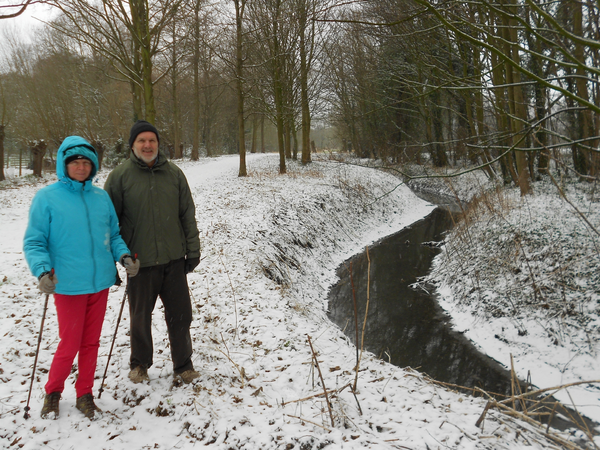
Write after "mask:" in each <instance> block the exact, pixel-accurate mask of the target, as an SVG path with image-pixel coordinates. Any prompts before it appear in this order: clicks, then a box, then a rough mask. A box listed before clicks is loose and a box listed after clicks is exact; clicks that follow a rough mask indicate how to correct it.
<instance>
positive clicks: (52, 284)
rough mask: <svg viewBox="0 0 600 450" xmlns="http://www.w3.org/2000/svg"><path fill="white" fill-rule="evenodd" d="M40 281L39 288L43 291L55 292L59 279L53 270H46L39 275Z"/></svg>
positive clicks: (45, 292) (47, 292) (46, 292)
mask: <svg viewBox="0 0 600 450" xmlns="http://www.w3.org/2000/svg"><path fill="white" fill-rule="evenodd" d="M38 280H39V281H40V282H39V284H38V289H39V290H40V291H42V292H43V293H44V294H54V289H56V284H57V283H58V280H57V278H56V276H55V275H53V274H52V272H44V273H42V274H41V275H40V276H39V277H38Z"/></svg>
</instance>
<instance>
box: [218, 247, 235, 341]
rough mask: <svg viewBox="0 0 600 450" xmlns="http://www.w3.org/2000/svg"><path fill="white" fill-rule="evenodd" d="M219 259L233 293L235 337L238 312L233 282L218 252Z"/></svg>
mask: <svg viewBox="0 0 600 450" xmlns="http://www.w3.org/2000/svg"><path fill="white" fill-rule="evenodd" d="M219 260H220V261H221V264H223V267H224V268H225V273H226V274H227V278H228V279H229V285H230V286H231V293H232V295H233V310H234V313H235V337H237V332H238V314H237V300H236V298H235V289H234V288H233V283H232V282H231V277H230V276H229V271H228V270H227V266H225V263H224V262H223V258H221V255H220V254H219Z"/></svg>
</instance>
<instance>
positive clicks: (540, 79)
mask: <svg viewBox="0 0 600 450" xmlns="http://www.w3.org/2000/svg"><path fill="white" fill-rule="evenodd" d="M47 3H49V4H52V5H53V6H54V7H55V8H57V10H59V11H60V14H59V15H58V16H57V18H56V19H54V20H52V21H51V22H48V23H47V24H46V26H45V27H44V29H43V32H42V33H39V34H38V35H37V36H36V37H35V39H34V41H33V43H31V44H23V43H22V42H19V41H18V40H17V39H16V38H10V36H8V37H7V36H5V37H4V39H3V42H5V44H3V45H5V46H6V45H8V46H9V49H10V51H9V52H8V55H9V56H8V57H7V58H6V60H5V61H4V64H3V67H2V71H1V73H0V95H1V96H2V97H1V100H0V101H1V105H0V106H1V109H0V111H1V115H0V126H1V127H2V128H1V129H0V130H1V131H0V137H1V136H2V133H4V134H5V135H6V136H10V137H11V139H13V141H12V142H34V141H36V140H40V139H44V140H45V141H47V142H48V146H49V147H57V146H58V145H59V144H60V141H61V140H62V139H64V137H65V136H67V135H69V134H73V133H80V134H83V135H84V136H85V137H87V138H88V139H89V140H90V141H92V142H94V143H95V145H98V146H100V147H101V148H106V149H114V148H118V145H119V139H120V138H121V137H123V136H126V133H127V130H128V128H129V126H130V125H131V123H133V121H134V120H136V119H140V118H143V119H146V120H148V121H150V122H152V123H155V125H156V126H157V127H158V128H159V130H160V131H161V144H162V145H163V148H168V149H169V150H170V153H171V156H172V157H174V158H179V157H181V155H182V147H183V146H182V144H184V143H185V145H186V146H187V147H189V148H190V153H191V157H192V158H193V159H196V158H198V155H199V154H200V153H203V154H206V155H208V156H210V155H214V154H220V153H236V152H237V153H239V155H240V171H239V174H240V175H241V176H243V175H246V165H245V154H246V152H247V151H248V150H250V151H257V149H260V150H262V149H264V139H265V135H268V134H269V133H268V130H272V145H273V148H272V149H273V150H275V151H277V152H279V155H280V160H279V161H280V164H279V171H280V173H285V172H286V160H288V159H289V158H298V159H300V160H301V161H302V162H303V163H309V162H310V160H311V147H312V145H311V128H312V127H313V125H314V123H315V122H317V123H327V124H328V125H329V126H331V127H333V129H334V130H335V133H336V137H337V141H338V142H339V144H338V145H339V147H340V148H342V149H343V150H349V151H351V152H353V153H355V154H356V155H357V156H359V157H363V158H378V159H382V160H384V161H386V162H390V163H395V164H396V163H397V164H407V163H415V164H431V165H433V166H435V167H445V166H459V167H463V166H464V167H480V168H481V169H482V170H484V171H485V172H486V173H487V174H488V176H490V177H497V178H502V179H504V181H505V182H507V183H514V184H516V185H518V186H519V187H520V189H521V192H522V193H523V194H527V193H529V192H530V191H531V182H532V181H533V180H535V179H537V178H538V177H539V176H542V175H543V174H544V173H546V172H547V171H548V170H549V167H550V162H551V161H555V164H556V165H557V167H558V165H559V164H562V163H563V162H564V161H565V158H567V159H566V160H567V161H568V164H567V165H568V168H567V167H565V168H561V170H573V171H574V172H575V174H576V175H577V176H578V177H580V179H582V180H592V179H596V178H597V176H598V171H599V170H600V156H599V153H598V142H599V136H598V135H599V127H600V120H599V117H600V106H599V97H600V84H599V82H598V75H599V71H600V69H598V67H600V64H599V53H598V52H599V48H600V30H599V23H600V20H599V17H598V16H599V12H600V5H599V4H598V2H597V1H595V0H582V1H578V0H557V1H556V2H548V3H544V2H539V1H536V0H497V1H496V2H488V1H486V0H476V1H473V2H456V1H450V0H447V1H444V0H438V1H432V0H369V1H358V2H341V1H338V0H222V1H220V2H214V3H211V2H207V1H206V0H193V1H183V0H130V1H124V0H96V1H89V0H65V1H63V0H61V1H49V2H47ZM23 5H24V6H26V5H25V3H24V4H23ZM1 13H3V11H1V10H0V14H1ZM4 15H5V16H8V14H4ZM265 130H267V132H265ZM163 136H164V138H163ZM257 140H261V142H257ZM260 150H259V151H260Z"/></svg>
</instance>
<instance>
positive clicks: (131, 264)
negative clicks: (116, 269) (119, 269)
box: [121, 255, 140, 277]
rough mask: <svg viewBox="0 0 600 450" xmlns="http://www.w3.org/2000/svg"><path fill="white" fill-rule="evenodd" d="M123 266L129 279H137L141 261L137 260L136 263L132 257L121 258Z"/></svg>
mask: <svg viewBox="0 0 600 450" xmlns="http://www.w3.org/2000/svg"><path fill="white" fill-rule="evenodd" d="M121 264H123V267H125V272H127V276H129V277H135V276H136V275H137V274H138V272H139V270H140V260H139V259H136V260H135V261H134V260H133V258H132V257H131V255H123V256H121Z"/></svg>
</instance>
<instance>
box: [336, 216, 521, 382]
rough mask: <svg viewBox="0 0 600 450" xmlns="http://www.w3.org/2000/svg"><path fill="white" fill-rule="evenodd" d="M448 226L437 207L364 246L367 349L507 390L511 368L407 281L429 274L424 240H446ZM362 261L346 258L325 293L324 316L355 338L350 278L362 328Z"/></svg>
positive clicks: (449, 378)
mask: <svg viewBox="0 0 600 450" xmlns="http://www.w3.org/2000/svg"><path fill="white" fill-rule="evenodd" d="M451 227H452V219H451V213H449V212H448V211H446V210H443V209H440V208H438V209H436V210H434V211H433V212H432V213H431V214H430V215H429V216H427V217H426V218H424V219H422V220H420V221H419V222H416V223H414V224H413V225H411V226H410V227H409V228H406V229H404V230H402V231H400V232H399V233H396V234H394V235H392V236H389V237H387V238H385V239H383V240H382V241H380V242H379V243H378V244H377V245H375V246H373V247H372V248H370V249H369V259H370V261H371V269H370V271H371V273H370V288H369V311H368V315H367V321H366V328H365V344H364V345H365V348H366V349H367V350H369V351H371V352H373V353H374V354H376V355H377V356H378V357H379V358H381V359H384V360H386V361H388V362H390V363H392V364H394V365H397V366H400V367H409V366H410V367H412V368H414V369H417V370H419V371H420V372H424V373H426V374H428V375H429V376H431V377H432V378H434V379H436V380H439V381H443V382H446V383H452V384H456V385H460V386H465V387H475V386H478V387H480V388H482V389H484V390H486V391H488V392H495V393H500V394H509V393H510V373H509V372H508V371H507V370H506V369H505V368H503V367H502V366H501V365H500V364H499V363H498V362H496V361H495V360H493V359H491V358H489V357H487V356H485V355H482V354H480V353H479V352H478V351H477V349H476V348H475V347H474V346H473V345H472V344H471V342H470V341H469V340H468V339H466V338H465V337H464V336H463V335H462V334H460V333H457V332H455V331H453V330H452V329H451V326H450V325H449V320H450V319H449V318H448V316H447V315H446V314H445V313H444V312H443V310H442V309H441V308H440V307H439V306H438V304H437V301H436V298H435V296H433V295H430V294H429V293H427V292H425V291H423V290H415V289H413V288H411V287H410V285H411V284H412V283H414V282H415V281H416V280H417V277H420V276H423V275H425V274H426V273H427V271H428V270H429V268H430V266H431V262H432V260H433V258H434V257H435V255H436V254H438V253H439V250H438V249H437V247H436V246H435V245H423V243H424V242H425V243H432V242H438V241H441V240H443V233H444V232H445V231H447V230H449V229H450V228H451ZM367 266H368V259H367V255H366V253H364V252H363V253H362V254H359V255H356V256H354V257H353V258H351V259H350V260H349V261H347V262H346V263H345V264H344V265H342V266H341V267H340V268H339V269H338V276H339V277H340V281H339V282H338V283H337V284H336V285H335V286H333V287H332V289H331V291H330V294H329V317H330V319H331V320H332V321H333V322H334V323H336V324H337V325H338V326H339V327H340V328H342V329H343V330H344V332H345V333H346V335H347V336H348V337H349V338H350V339H351V340H352V342H353V343H355V340H356V333H355V322H354V306H353V299H352V284H354V292H355V296H356V300H357V306H358V318H359V319H358V322H359V326H358V328H359V335H360V334H361V333H362V325H363V320H364V316H365V310H366V299H367V283H368V280H367ZM350 267H351V268H352V279H350V271H349V269H350ZM359 339H360V338H359ZM355 344H356V343H355Z"/></svg>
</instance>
